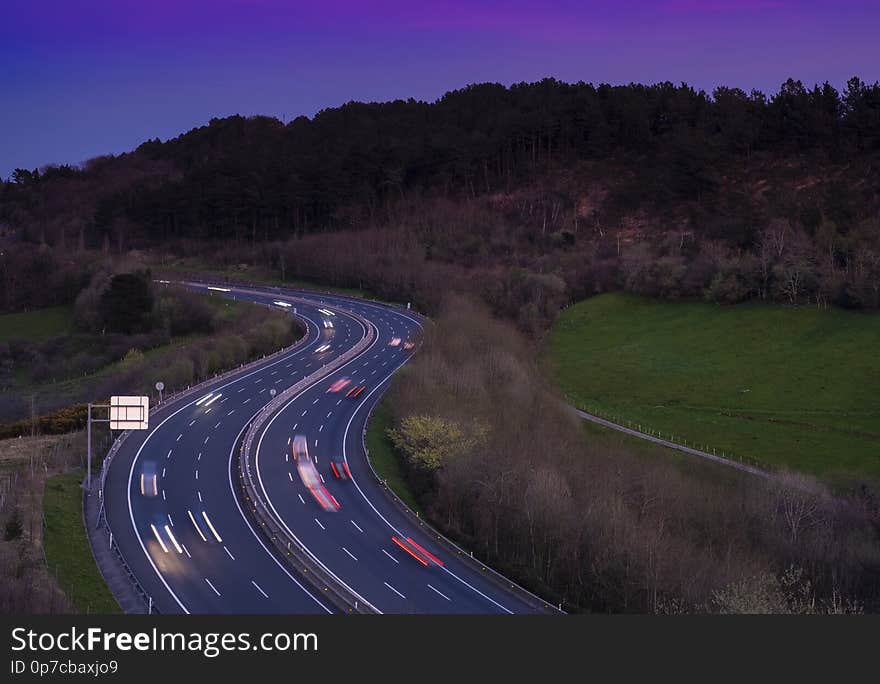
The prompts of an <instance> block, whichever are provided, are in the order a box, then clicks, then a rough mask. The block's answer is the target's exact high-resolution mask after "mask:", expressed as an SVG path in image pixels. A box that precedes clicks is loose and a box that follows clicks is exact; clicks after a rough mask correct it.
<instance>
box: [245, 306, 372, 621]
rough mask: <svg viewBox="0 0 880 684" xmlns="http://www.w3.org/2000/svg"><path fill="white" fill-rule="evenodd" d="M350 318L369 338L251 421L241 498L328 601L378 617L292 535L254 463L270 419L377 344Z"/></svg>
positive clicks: (368, 329)
mask: <svg viewBox="0 0 880 684" xmlns="http://www.w3.org/2000/svg"><path fill="white" fill-rule="evenodd" d="M285 300H287V301H291V302H294V301H298V300H297V299H296V298H294V297H289V296H288V297H285ZM346 315H348V316H352V317H353V318H355V319H356V320H358V322H359V323H361V325H363V326H364V330H365V331H366V335H365V336H364V337H363V338H362V339H361V340H360V341H359V342H358V343H357V344H355V345H354V346H353V347H352V348H351V349H349V350H348V351H347V352H345V353H344V354H342V355H340V356H339V357H337V358H336V359H334V360H333V361H331V362H330V363H328V364H326V365H325V366H323V367H321V368H319V369H318V370H316V371H315V372H314V373H311V374H310V375H308V376H307V377H305V378H303V379H302V380H300V381H299V382H298V383H296V384H295V385H292V386H291V387H289V388H288V389H286V390H284V391H283V392H281V394H279V395H278V396H276V397H275V398H274V399H272V400H271V401H270V402H269V403H267V404H266V406H265V407H263V410H262V411H260V413H259V414H258V415H257V416H256V417H255V418H254V419H253V420H252V421H251V424H250V426H249V427H248V429H247V431H246V432H245V435H244V438H243V440H242V445H241V449H240V451H239V459H238V471H239V477H240V490H239V494H240V496H241V498H242V500H243V503H244V510H245V511H246V512H247V513H248V514H249V515H251V516H252V518H253V519H254V521H255V522H256V523H257V527H258V529H260V530H261V531H262V533H263V534H264V535H265V537H266V538H267V539H268V540H269V541H270V542H271V543H272V545H273V547H274V548H275V549H276V550H277V551H278V553H279V554H280V555H281V557H282V558H284V559H286V560H287V561H288V563H289V564H290V565H291V566H292V567H293V568H294V569H295V570H297V571H298V572H299V573H301V574H302V575H304V576H305V577H306V578H307V579H308V580H309V582H310V583H311V584H312V586H314V587H316V588H317V589H318V590H320V591H321V592H322V595H323V596H324V597H325V598H327V600H328V601H330V602H332V603H333V604H334V605H335V606H336V607H337V608H339V609H340V610H342V611H343V612H348V613H378V612H379V611H378V610H377V609H376V608H375V607H374V606H373V605H371V604H370V603H369V602H368V601H366V600H365V599H364V598H363V597H361V596H360V595H359V594H357V592H355V591H354V590H353V589H352V588H351V587H349V586H348V585H346V584H345V583H344V582H343V581H342V580H341V579H339V578H338V577H336V575H334V574H333V572H331V571H330V569H329V568H327V567H326V566H325V565H324V564H323V563H322V562H321V561H320V560H319V559H318V558H317V557H316V556H315V555H313V554H312V553H311V552H310V551H309V550H308V549H307V548H306V547H305V546H304V545H303V544H301V543H300V541H299V539H297V538H296V537H295V536H294V535H292V534H290V533H289V532H288V530H287V528H286V527H285V525H284V524H283V522H282V521H281V520H279V519H278V518H277V517H276V516H275V514H274V513H273V512H272V510H271V509H270V507H269V505H268V504H267V502H266V501H265V500H264V498H263V496H262V495H261V491H260V487H259V485H258V483H257V481H256V480H257V477H256V474H255V467H256V466H255V465H254V463H253V462H252V449H253V444H254V440H255V438H256V436H257V435H258V434H259V432H260V430H261V429H262V427H263V426H264V425H265V424H266V421H268V420H269V418H271V417H272V416H273V415H274V414H275V413H276V412H277V411H279V410H280V409H281V408H282V407H283V406H284V405H285V404H287V403H288V402H289V401H290V400H291V399H293V398H294V397H295V396H297V395H298V394H299V393H301V392H302V391H304V390H305V389H306V388H308V387H311V386H312V385H313V384H315V383H316V382H318V381H319V380H320V379H321V378H324V377H326V376H328V375H330V374H331V373H333V372H335V371H336V370H338V369H339V368H341V367H342V366H344V365H345V364H347V363H348V362H349V361H351V360H352V359H354V358H355V357H357V356H358V355H360V354H361V353H362V352H363V351H364V350H366V349H367V348H368V347H370V346H371V345H372V344H373V342H374V341H375V340H376V331H375V329H374V327H373V326H372V325H371V324H370V323H369V321H367V320H366V319H364V318H363V317H361V316H358V315H357V314H355V313H353V312H351V311H346Z"/></svg>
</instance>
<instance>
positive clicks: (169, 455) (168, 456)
mask: <svg viewBox="0 0 880 684" xmlns="http://www.w3.org/2000/svg"><path fill="white" fill-rule="evenodd" d="M172 451H174V449H169V450H168V455H167V456H166V457H165V458H171V452H172Z"/></svg>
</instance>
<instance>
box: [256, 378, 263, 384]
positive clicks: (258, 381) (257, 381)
mask: <svg viewBox="0 0 880 684" xmlns="http://www.w3.org/2000/svg"><path fill="white" fill-rule="evenodd" d="M260 382H263V378H260V379H259V380H255V381H254V384H255V385H256V384H257V383H260Z"/></svg>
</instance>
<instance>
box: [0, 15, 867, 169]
mask: <svg viewBox="0 0 880 684" xmlns="http://www.w3.org/2000/svg"><path fill="white" fill-rule="evenodd" d="M878 34H880V1H877V0H839V1H837V2H835V1H833V0H802V1H795V0H739V1H734V0H705V1H704V2H700V1H699V0H642V1H636V0H616V1H610V0H599V1H597V2H587V1H583V2H575V1H572V0H546V1H545V2H540V3H539V2H522V1H520V0H508V1H505V2H502V1H499V0H471V1H465V0H449V1H447V2H431V1H428V0H423V1H422V2H405V1H403V0H379V1H376V2H352V1H348V2H345V1H342V0H323V1H322V2H317V3H306V2H293V1H289V0H288V1H285V0H173V1H172V0H152V1H147V0H142V1H136V0H0V120H2V126H0V177H3V178H6V177H8V176H9V174H10V173H11V171H12V169H14V168H16V167H24V168H28V169H32V168H35V167H39V166H42V165H44V164H47V163H74V164H75V163H79V162H82V161H84V160H86V159H89V158H91V157H94V156H97V155H100V154H105V153H118V152H123V151H126V150H130V149H132V148H134V147H136V146H137V145H138V144H139V143H141V142H143V141H144V140H146V139H148V138H155V137H159V138H161V139H163V140H165V139H167V138H170V137H175V136H177V135H179V134H180V133H182V132H185V131H187V130H189V129H190V128H193V127H194V126H199V125H202V124H204V123H207V121H208V120H209V119H211V118H212V117H215V116H218V117H220V116H227V115H230V114H236V113H238V114H244V115H249V114H267V115H271V116H277V117H278V118H283V119H285V120H288V121H289V120H290V119H292V118H294V117H295V116H298V115H300V114H305V115H308V116H312V115H313V114H315V113H316V112H317V111H319V110H320V109H322V108H325V107H333V106H337V105H340V104H343V103H345V102H347V101H350V100H364V101H381V100H389V99H395V98H408V97H414V98H417V99H423V100H427V101H432V100H435V99H437V98H438V97H440V96H441V95H443V93H444V92H447V91H449V90H453V89H455V88H460V87H462V86H465V85H467V84H469V83H477V82H485V81H493V82H499V83H503V84H505V85H509V84H511V83H515V82H519V81H534V80H539V79H541V78H543V77H546V76H552V77H555V78H558V79H561V80H564V81H569V82H575V81H580V80H583V81H587V82H593V83H596V84H598V83H602V82H605V83H615V84H616V83H629V82H632V81H635V82H640V83H654V82H658V81H667V80H668V81H673V82H675V83H678V82H681V81H686V82H687V83H690V84H691V85H693V86H695V87H697V88H702V89H705V90H706V91H711V90H712V89H713V88H714V87H715V86H716V85H721V84H723V85H729V86H737V87H741V88H743V89H744V90H751V89H752V88H757V89H760V90H763V91H764V92H766V93H772V92H775V91H776V90H777V89H778V87H779V85H780V83H782V81H784V80H785V79H786V78H787V77H789V76H792V77H794V78H799V79H801V80H802V81H804V83H805V84H807V85H812V84H813V83H817V82H819V83H821V82H824V81H826V80H827V81H829V82H831V84H832V85H834V86H835V87H836V88H838V89H842V88H843V86H844V85H845V83H846V80H847V79H848V78H849V77H851V76H854V75H857V76H859V77H861V78H862V79H863V80H865V81H869V82H872V83H873V82H874V81H876V80H878V78H880V47H878V39H877V36H878Z"/></svg>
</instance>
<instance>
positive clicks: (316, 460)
mask: <svg viewBox="0 0 880 684" xmlns="http://www.w3.org/2000/svg"><path fill="white" fill-rule="evenodd" d="M315 446H318V440H317V439H316V440H315ZM317 462H318V457H317V456H315V463H317Z"/></svg>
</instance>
